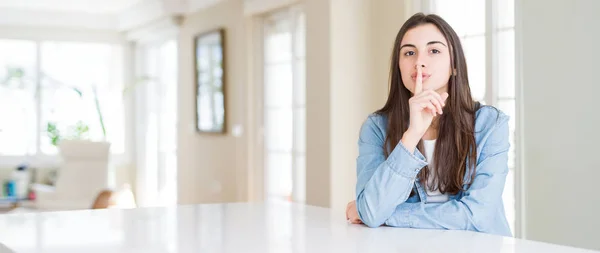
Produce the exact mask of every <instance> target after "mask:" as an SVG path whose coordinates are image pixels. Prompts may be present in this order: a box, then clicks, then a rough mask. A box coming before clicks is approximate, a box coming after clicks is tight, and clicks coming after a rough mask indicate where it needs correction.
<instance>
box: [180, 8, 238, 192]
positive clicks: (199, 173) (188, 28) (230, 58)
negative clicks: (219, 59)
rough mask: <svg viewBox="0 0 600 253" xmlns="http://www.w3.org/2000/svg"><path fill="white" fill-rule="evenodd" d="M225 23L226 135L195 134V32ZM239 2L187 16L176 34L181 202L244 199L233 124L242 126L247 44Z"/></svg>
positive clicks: (236, 138)
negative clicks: (177, 44) (178, 34)
mask: <svg viewBox="0 0 600 253" xmlns="http://www.w3.org/2000/svg"><path fill="white" fill-rule="evenodd" d="M219 27H223V28H225V29H226V31H225V50H226V51H225V57H226V58H225V61H226V62H225V68H226V76H225V78H226V83H225V92H226V96H227V97H226V109H227V134H226V135H201V134H198V133H196V131H195V128H194V122H195V87H194V64H193V63H194V51H193V38H194V36H195V35H197V34H200V33H203V32H206V31H209V30H212V29H215V28H219ZM244 28H245V25H244V16H243V1H242V0H226V1H221V2H219V3H218V4H216V5H214V6H211V7H208V8H206V9H203V10H201V11H199V12H197V13H194V14H192V15H188V16H186V17H185V20H184V22H183V25H182V27H181V30H180V36H179V46H180V49H179V57H180V61H179V66H180V73H179V74H180V76H179V82H180V83H179V93H178V94H179V97H178V101H179V102H178V103H179V104H178V110H179V112H178V118H179V122H180V124H179V126H178V145H177V149H178V160H177V163H178V176H177V179H178V202H179V203H180V204H189V203H206V202H233V201H238V200H245V197H244V196H239V195H240V192H243V191H239V189H247V184H246V180H245V179H246V177H247V170H246V168H247V167H246V166H247V161H248V157H247V152H246V150H247V148H246V145H245V143H246V135H242V137H234V136H232V134H231V129H232V126H235V125H241V126H245V125H246V123H245V121H246V115H245V114H244V110H245V109H246V106H247V104H248V102H247V100H246V97H245V96H244V94H245V93H246V83H247V82H246V79H245V77H246V73H247V72H246V70H247V69H246V68H247V67H246V58H245V57H246V44H245V43H246V42H245V38H246V35H245V29H244Z"/></svg>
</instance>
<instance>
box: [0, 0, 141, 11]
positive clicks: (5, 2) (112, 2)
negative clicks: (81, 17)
mask: <svg viewBox="0 0 600 253" xmlns="http://www.w3.org/2000/svg"><path fill="white" fill-rule="evenodd" d="M142 1H143V0H0V8H3V9H18V10H30V11H51V12H79V13H81V12H86V13H96V14H118V13H120V12H123V11H125V10H127V9H129V8H130V7H132V6H134V5H135V4H137V3H139V2H142Z"/></svg>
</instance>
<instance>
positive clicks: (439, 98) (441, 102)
mask: <svg viewBox="0 0 600 253" xmlns="http://www.w3.org/2000/svg"><path fill="white" fill-rule="evenodd" d="M444 94H448V93H446V92H444ZM431 95H433V96H434V97H435V98H436V99H437V100H438V101H440V105H441V106H442V107H444V106H446V99H445V98H444V97H442V95H440V94H439V93H437V92H435V91H433V90H432V91H431Z"/></svg>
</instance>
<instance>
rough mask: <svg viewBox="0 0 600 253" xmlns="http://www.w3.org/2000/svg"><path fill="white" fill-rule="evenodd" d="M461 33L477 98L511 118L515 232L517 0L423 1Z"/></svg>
mask: <svg viewBox="0 0 600 253" xmlns="http://www.w3.org/2000/svg"><path fill="white" fill-rule="evenodd" d="M424 6H429V7H430V9H431V11H432V12H433V13H436V14H438V15H440V16H441V17H442V18H444V19H445V20H446V21H447V22H448V23H449V24H450V25H451V26H452V28H454V30H455V31H456V32H457V33H458V35H459V36H460V38H461V42H462V44H463V48H464V51H465V55H466V58H467V65H468V68H469V83H470V85H471V91H472V93H473V97H474V99H476V100H478V101H481V102H483V103H484V104H490V105H493V106H495V107H496V108H498V109H500V110H502V111H503V112H504V113H506V114H507V115H508V116H510V122H509V127H510V137H509V142H510V146H511V147H510V150H509V157H508V166H509V174H508V176H507V180H506V185H505V187H504V189H505V190H504V194H503V199H504V206H505V211H506V216H507V218H508V221H509V223H510V226H511V230H512V231H513V232H515V222H516V220H515V218H516V217H515V212H516V209H515V192H514V189H515V188H514V186H515V185H514V182H515V176H514V175H515V154H516V153H515V149H516V146H515V119H516V114H515V80H516V77H515V27H514V0H502V1H500V0H453V1H447V0H431V1H428V2H427V1H426V2H424Z"/></svg>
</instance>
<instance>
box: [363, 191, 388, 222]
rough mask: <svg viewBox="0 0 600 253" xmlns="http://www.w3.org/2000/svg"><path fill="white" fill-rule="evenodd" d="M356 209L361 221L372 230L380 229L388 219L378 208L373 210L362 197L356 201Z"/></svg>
mask: <svg viewBox="0 0 600 253" xmlns="http://www.w3.org/2000/svg"><path fill="white" fill-rule="evenodd" d="M356 209H357V211H358V216H359V217H360V220H361V221H362V222H363V223H364V224H365V225H366V226H367V227H370V228H376V227H380V226H381V225H383V223H385V221H386V219H387V218H388V217H384V215H383V213H382V212H381V211H379V212H378V210H377V208H372V207H371V205H369V203H368V202H367V201H366V200H365V199H364V198H362V197H361V196H359V197H358V198H357V200H356Z"/></svg>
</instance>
